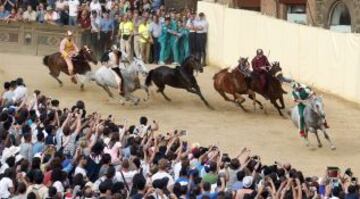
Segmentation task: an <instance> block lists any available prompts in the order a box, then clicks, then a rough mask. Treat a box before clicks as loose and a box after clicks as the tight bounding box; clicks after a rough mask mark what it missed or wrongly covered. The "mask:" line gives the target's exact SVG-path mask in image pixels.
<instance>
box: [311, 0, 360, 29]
mask: <svg viewBox="0 0 360 199" xmlns="http://www.w3.org/2000/svg"><path fill="white" fill-rule="evenodd" d="M314 1H315V4H316V25H318V26H320V27H324V28H328V27H329V17H330V14H331V11H332V9H333V7H334V5H335V4H336V3H337V2H338V1H342V2H344V3H345V5H346V6H347V8H348V9H349V12H350V16H351V24H352V27H351V28H352V32H356V33H360V1H359V0H314Z"/></svg>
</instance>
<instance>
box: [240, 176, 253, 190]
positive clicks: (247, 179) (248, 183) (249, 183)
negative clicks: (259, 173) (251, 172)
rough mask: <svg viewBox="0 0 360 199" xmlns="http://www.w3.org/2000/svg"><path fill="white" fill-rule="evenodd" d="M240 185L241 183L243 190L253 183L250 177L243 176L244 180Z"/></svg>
mask: <svg viewBox="0 0 360 199" xmlns="http://www.w3.org/2000/svg"><path fill="white" fill-rule="evenodd" d="M242 183H243V187H244V188H249V187H251V185H252V183H253V177H252V176H245V177H244V179H243V180H242Z"/></svg>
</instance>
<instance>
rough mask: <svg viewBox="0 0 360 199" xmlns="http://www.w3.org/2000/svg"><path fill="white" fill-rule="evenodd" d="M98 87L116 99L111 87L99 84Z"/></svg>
mask: <svg viewBox="0 0 360 199" xmlns="http://www.w3.org/2000/svg"><path fill="white" fill-rule="evenodd" d="M97 85H98V86H100V87H101V88H103V89H104V90H105V92H106V93H107V94H108V95H109V97H111V98H114V95H113V94H112V92H111V91H110V89H109V87H107V86H104V85H101V84H99V83H97Z"/></svg>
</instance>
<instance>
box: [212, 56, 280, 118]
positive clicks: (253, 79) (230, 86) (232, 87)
mask: <svg viewBox="0 0 360 199" xmlns="http://www.w3.org/2000/svg"><path fill="white" fill-rule="evenodd" d="M282 77H283V75H282V70H281V68H280V64H279V63H278V62H275V63H274V64H273V65H272V67H271V68H270V69H269V70H268V75H267V88H266V89H265V90H264V91H263V90H262V89H261V86H260V78H259V77H257V76H256V75H255V74H253V73H251V71H250V64H249V61H248V59H247V58H240V60H239V65H238V66H237V67H236V68H235V69H233V70H232V71H229V69H228V68H227V69H222V70H221V71H219V72H218V73H216V74H215V75H214V78H213V79H214V88H215V90H216V91H217V92H218V93H219V94H220V95H221V96H222V97H223V98H224V99H225V100H226V101H231V102H233V103H235V104H236V105H238V106H239V107H240V108H242V109H243V110H244V111H246V109H245V108H244V107H243V105H242V104H243V103H244V102H245V98H244V97H242V95H244V94H247V95H248V96H249V98H250V99H252V100H253V105H254V108H255V105H256V103H257V104H258V105H259V106H260V108H261V109H263V108H264V106H263V105H262V103H261V102H259V101H258V100H257V99H256V96H255V93H258V94H260V95H262V96H263V97H264V98H265V99H269V100H270V102H271V103H272V104H273V105H274V106H275V108H276V109H277V110H278V112H279V114H280V115H281V116H283V114H282V112H281V109H284V108H285V104H284V98H283V94H286V92H285V91H284V90H283V89H282V87H281V82H280V80H279V79H281V78H282ZM226 93H228V94H231V95H232V96H233V97H234V99H230V98H228V96H226ZM278 100H279V101H280V106H279V105H278V104H277V101H278Z"/></svg>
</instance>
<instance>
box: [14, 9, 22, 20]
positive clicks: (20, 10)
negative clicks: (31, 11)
mask: <svg viewBox="0 0 360 199" xmlns="http://www.w3.org/2000/svg"><path fill="white" fill-rule="evenodd" d="M23 14H24V10H23V9H22V8H19V9H18V10H17V13H16V21H23Z"/></svg>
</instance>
